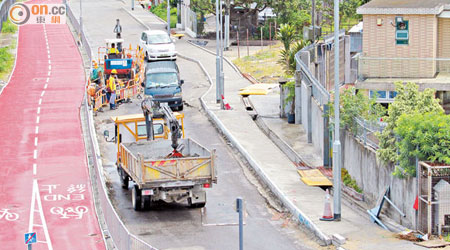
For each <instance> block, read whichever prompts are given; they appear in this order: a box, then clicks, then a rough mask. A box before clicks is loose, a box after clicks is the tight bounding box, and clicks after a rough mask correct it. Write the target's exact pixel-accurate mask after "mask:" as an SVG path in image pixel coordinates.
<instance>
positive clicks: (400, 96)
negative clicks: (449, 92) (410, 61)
mask: <svg viewBox="0 0 450 250" xmlns="http://www.w3.org/2000/svg"><path fill="white" fill-rule="evenodd" d="M395 87H396V91H397V96H396V97H395V100H394V102H393V103H392V104H391V105H390V106H389V109H388V116H387V117H386V119H385V121H386V123H387V126H386V128H385V129H384V130H383V132H381V133H380V134H379V136H378V138H379V140H380V145H379V146H380V148H379V149H378V150H377V156H378V158H379V159H380V160H381V161H382V162H383V163H385V164H392V163H394V162H396V161H397V159H398V158H397V147H396V141H397V137H396V134H395V128H396V127H397V121H398V119H399V118H400V116H401V115H403V114H423V113H443V112H444V110H443V109H442V107H441V105H440V104H439V100H438V99H436V98H435V92H436V91H435V90H434V89H425V90H424V91H423V92H420V91H419V87H418V86H417V85H416V84H414V83H406V84H403V83H401V82H397V83H395Z"/></svg>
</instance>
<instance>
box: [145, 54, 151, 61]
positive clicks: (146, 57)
mask: <svg viewBox="0 0 450 250" xmlns="http://www.w3.org/2000/svg"><path fill="white" fill-rule="evenodd" d="M145 61H146V62H150V59H149V58H148V54H147V52H145Z"/></svg>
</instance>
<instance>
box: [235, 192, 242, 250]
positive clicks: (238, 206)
mask: <svg viewBox="0 0 450 250" xmlns="http://www.w3.org/2000/svg"><path fill="white" fill-rule="evenodd" d="M236 210H237V212H238V213H239V250H243V249H244V211H243V210H244V200H243V199H242V198H241V197H238V198H237V199H236Z"/></svg>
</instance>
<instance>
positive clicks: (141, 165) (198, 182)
mask: <svg viewBox="0 0 450 250" xmlns="http://www.w3.org/2000/svg"><path fill="white" fill-rule="evenodd" d="M141 108H142V111H143V114H141V115H128V116H127V117H112V119H113V120H114V122H115V123H116V134H115V135H116V136H115V138H116V140H115V142H116V143H117V144H118V153H117V170H118V172H119V176H120V179H121V182H122V187H123V188H125V189H128V186H129V181H130V180H132V181H133V182H134V186H133V190H132V204H133V208H134V209H135V210H142V209H149V208H151V207H152V205H153V203H154V202H156V201H158V200H162V201H164V202H175V203H183V202H187V203H188V205H189V206H190V207H203V206H205V204H206V192H205V191H204V190H203V188H211V187H212V184H213V183H217V177H216V168H215V164H214V163H215V150H212V151H209V150H208V149H206V148H204V147H203V146H201V145H200V144H198V143H197V142H195V141H194V140H192V139H184V130H183V117H184V116H183V115H182V114H180V113H173V112H172V111H171V109H170V108H169V107H168V106H167V104H164V103H163V104H160V103H158V102H154V101H153V100H152V99H151V97H147V98H146V99H145V100H144V101H143V102H142V103H141ZM133 116H134V118H133ZM133 122H134V123H135V124H133ZM130 123H131V124H130ZM133 125H134V126H133ZM121 126H123V127H125V128H126V129H124V130H123V131H124V132H121V131H120V127H121ZM144 126H145V129H143V128H144ZM129 134H132V135H133V136H129ZM169 137H170V140H168V138H169ZM144 139H146V140H144Z"/></svg>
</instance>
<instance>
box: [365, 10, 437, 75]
mask: <svg viewBox="0 0 450 250" xmlns="http://www.w3.org/2000/svg"><path fill="white" fill-rule="evenodd" d="M401 16H403V19H404V20H408V21H409V44H408V45H397V44H396V40H395V30H396V28H395V27H394V26H393V25H391V22H392V23H393V24H394V25H395V17H396V15H364V16H363V21H364V35H363V57H372V58H436V55H437V44H438V42H437V38H438V31H437V30H438V19H437V18H436V16H434V15H401ZM378 19H381V20H382V25H381V26H378V25H377V20H378ZM361 66H362V68H361V69H362V71H363V75H364V76H365V77H420V78H431V77H434V76H435V74H436V62H435V61H428V60H401V61H399V60H386V59H385V60H366V61H364V62H363V64H362V65H361Z"/></svg>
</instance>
